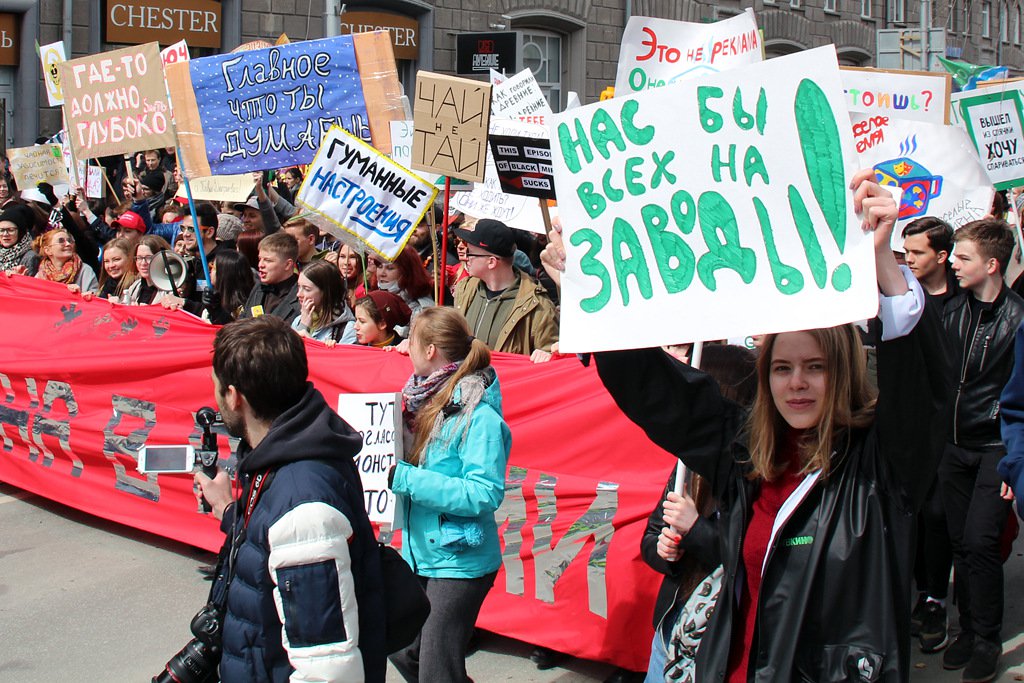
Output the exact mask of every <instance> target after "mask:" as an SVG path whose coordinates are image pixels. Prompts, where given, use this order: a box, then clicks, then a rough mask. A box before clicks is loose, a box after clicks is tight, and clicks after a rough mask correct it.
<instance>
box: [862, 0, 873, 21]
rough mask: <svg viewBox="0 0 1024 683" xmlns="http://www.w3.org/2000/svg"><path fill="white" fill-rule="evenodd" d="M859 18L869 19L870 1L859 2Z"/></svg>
mask: <svg viewBox="0 0 1024 683" xmlns="http://www.w3.org/2000/svg"><path fill="white" fill-rule="evenodd" d="M860 16H861V17H863V18H864V19H870V18H871V0H860Z"/></svg>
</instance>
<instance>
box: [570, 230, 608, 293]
mask: <svg viewBox="0 0 1024 683" xmlns="http://www.w3.org/2000/svg"><path fill="white" fill-rule="evenodd" d="M569 242H570V243H571V244H572V245H573V246H576V247H578V246H580V245H581V244H583V243H584V242H586V243H587V244H589V245H590V248H589V249H587V253H586V254H584V255H583V258H582V259H580V270H582V271H583V273H584V274H585V275H590V276H592V277H596V278H597V279H598V280H600V281H601V289H599V290H598V291H597V294H595V295H594V296H591V297H587V298H586V299H583V300H582V301H580V308H581V309H583V312H585V313H596V312H597V311H600V310H601V309H602V308H604V307H605V306H607V305H608V302H609V301H610V300H611V298H612V278H611V273H609V272H608V269H607V268H605V266H604V264H603V263H601V262H600V261H599V260H597V253H598V252H600V251H601V245H602V240H601V236H600V235H598V234H597V233H596V232H594V231H593V230H591V229H590V228H583V229H582V230H577V231H576V232H574V233H573V234H572V235H571V236H570V237H569Z"/></svg>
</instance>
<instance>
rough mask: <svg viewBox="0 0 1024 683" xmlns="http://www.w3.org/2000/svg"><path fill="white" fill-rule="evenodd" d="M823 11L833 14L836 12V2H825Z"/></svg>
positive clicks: (829, 0) (833, 0) (827, 0)
mask: <svg viewBox="0 0 1024 683" xmlns="http://www.w3.org/2000/svg"><path fill="white" fill-rule="evenodd" d="M825 11H826V12H835V11H836V0H825Z"/></svg>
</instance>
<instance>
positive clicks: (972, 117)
mask: <svg viewBox="0 0 1024 683" xmlns="http://www.w3.org/2000/svg"><path fill="white" fill-rule="evenodd" d="M952 99H953V104H952V108H953V109H954V110H955V112H956V113H955V116H954V117H955V118H957V119H958V120H959V121H960V122H961V125H962V126H963V127H964V128H965V129H966V130H967V133H968V135H970V136H971V140H972V141H973V142H974V147H975V149H977V150H978V156H979V157H980V158H981V163H982V164H983V165H984V167H985V171H986V172H987V173H988V177H989V179H990V180H991V181H992V184H993V185H995V187H996V189H997V190H1007V189H1009V188H1011V187H1018V186H1020V185H1024V90H1021V89H1020V88H1019V84H1012V83H1011V84H1004V85H1003V86H1002V87H992V88H985V89H984V91H981V92H979V91H977V90H973V91H967V92H961V93H956V94H955V95H954V96H953V98H952Z"/></svg>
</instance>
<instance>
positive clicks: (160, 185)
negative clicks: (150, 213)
mask: <svg viewBox="0 0 1024 683" xmlns="http://www.w3.org/2000/svg"><path fill="white" fill-rule="evenodd" d="M139 182H140V183H142V184H143V185H145V186H146V187H148V188H149V189H151V190H153V193H154V194H156V193H157V192H160V191H162V190H163V189H164V174H163V173H159V172H152V173H143V174H142V175H140V176H139Z"/></svg>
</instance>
